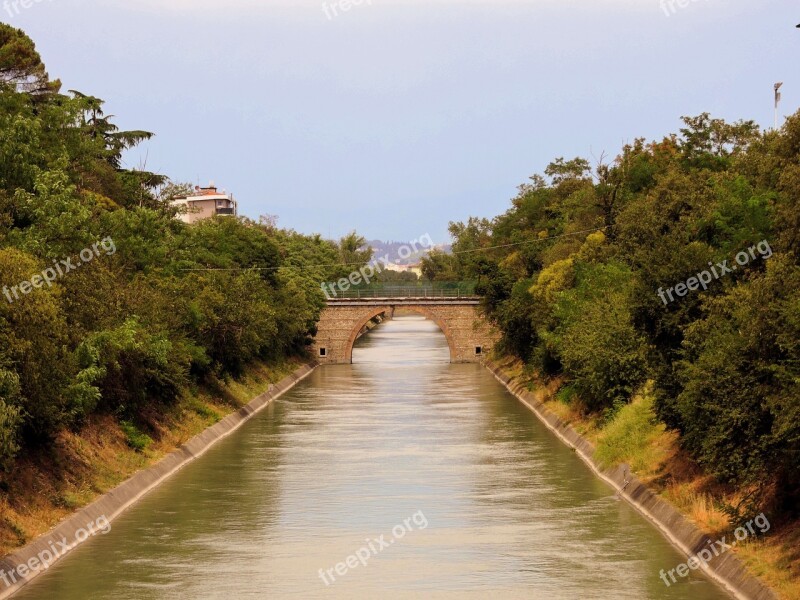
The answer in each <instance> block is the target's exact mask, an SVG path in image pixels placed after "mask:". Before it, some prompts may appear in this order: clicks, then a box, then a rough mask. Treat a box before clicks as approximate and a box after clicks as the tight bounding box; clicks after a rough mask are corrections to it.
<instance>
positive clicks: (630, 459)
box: [595, 390, 676, 481]
mask: <svg viewBox="0 0 800 600" xmlns="http://www.w3.org/2000/svg"><path fill="white" fill-rule="evenodd" d="M675 438H676V434H674V433H667V431H666V426H665V425H664V424H663V423H659V422H658V420H657V419H656V414H655V412H654V410H653V396H652V394H651V393H650V392H649V390H646V391H644V392H643V393H642V394H640V395H638V396H636V397H635V398H634V400H633V402H631V403H630V404H627V405H625V406H623V407H622V408H620V409H619V410H618V411H617V412H616V414H615V415H614V416H613V418H611V419H610V420H609V421H608V422H607V423H606V425H605V426H604V427H603V428H602V429H601V430H600V431H599V433H598V435H597V438H596V440H595V445H596V447H597V450H596V452H595V459H597V461H598V462H599V463H600V465H601V466H603V467H604V468H609V467H613V466H615V465H619V464H623V463H627V464H628V465H629V466H630V468H631V470H632V471H633V472H634V473H636V474H637V475H639V476H640V478H641V479H642V480H643V481H652V480H653V479H654V478H655V477H656V476H658V475H659V474H660V473H661V471H662V469H663V466H664V463H665V462H666V461H667V460H668V459H669V458H670V456H671V454H672V452H673V451H674V447H675Z"/></svg>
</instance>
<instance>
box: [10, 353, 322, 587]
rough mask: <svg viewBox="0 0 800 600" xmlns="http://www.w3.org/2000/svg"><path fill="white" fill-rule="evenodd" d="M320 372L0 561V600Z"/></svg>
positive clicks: (273, 392)
mask: <svg viewBox="0 0 800 600" xmlns="http://www.w3.org/2000/svg"><path fill="white" fill-rule="evenodd" d="M315 368H316V365H303V366H302V367H300V368H298V369H297V370H295V371H294V372H293V373H292V374H290V375H289V376H287V377H285V378H284V379H283V380H281V381H280V382H279V383H277V384H275V385H273V386H271V387H270V389H269V390H268V391H267V392H265V393H264V394H261V395H260V396H258V397H256V398H255V399H254V400H252V401H251V402H250V403H249V404H247V405H246V406H243V407H242V408H240V409H239V410H238V411H236V412H234V413H231V414H230V415H228V416H227V417H225V418H224V419H222V420H221V421H219V422H218V423H216V424H215V425H213V426H211V427H209V428H208V429H206V430H205V431H203V432H202V433H200V434H199V435H197V436H195V437H193V438H192V439H191V440H189V441H188V442H186V443H185V444H184V445H183V446H181V447H180V448H178V449H177V450H175V451H174V452H172V453H170V454H168V455H167V456H165V457H164V458H163V459H162V460H161V461H159V462H158V463H156V464H155V465H153V466H152V467H148V468H147V469H144V470H142V471H139V472H138V473H136V475H134V476H133V477H131V478H130V479H128V480H127V481H125V482H124V483H122V484H120V485H119V486H117V487H116V488H114V489H113V490H111V491H110V492H108V493H107V494H104V495H103V496H101V497H100V498H98V499H97V500H95V501H94V502H93V503H92V504H90V505H88V506H86V507H85V508H82V509H81V510H79V511H77V512H76V513H75V514H73V515H72V516H71V517H69V518H68V519H66V520H64V521H63V522H62V523H60V524H59V525H58V526H57V527H55V528H54V529H53V530H52V531H50V532H48V533H47V534H45V535H43V536H41V537H39V538H38V539H36V540H34V541H33V542H31V543H30V544H28V545H27V546H25V547H24V548H22V549H20V550H18V551H17V552H15V553H14V554H11V555H9V556H6V557H5V558H4V559H2V560H0V599H3V598H8V597H10V596H11V595H12V594H14V593H15V592H17V591H19V589H20V588H21V587H22V586H24V585H25V584H27V583H29V582H30V581H32V580H33V579H34V578H35V577H37V576H38V575H41V574H42V573H44V572H45V571H46V568H45V567H44V566H43V564H42V563H43V562H44V561H46V562H47V563H48V564H47V568H49V567H51V566H52V565H53V564H55V563H56V562H57V561H58V560H60V559H62V558H64V556H66V555H67V554H69V552H70V551H72V550H74V549H75V548H76V547H78V546H79V545H80V544H81V543H82V542H84V541H86V539H90V537H91V536H90V534H91V531H89V529H90V527H89V526H90V525H94V526H96V527H98V528H102V527H103V526H104V525H105V523H106V522H108V523H110V522H112V521H113V520H114V519H115V518H116V517H118V516H119V515H120V514H122V513H123V512H124V511H125V510H126V509H127V508H130V507H131V506H133V505H134V504H135V503H136V502H137V501H138V500H140V499H141V498H142V497H143V496H144V495H145V494H147V493H148V492H150V491H152V490H153V489H154V488H156V487H157V486H158V485H160V484H161V483H162V482H164V481H165V480H166V479H168V478H169V477H170V476H172V475H174V474H175V473H176V472H178V471H179V470H180V469H181V468H182V467H184V466H186V465H187V464H189V463H190V462H192V461H193V460H195V459H196V458H198V457H200V456H202V455H203V454H204V453H205V452H206V451H208V449H209V448H211V447H212V446H213V445H214V444H216V443H217V442H218V441H220V440H221V439H223V438H225V437H227V436H229V435H230V434H231V433H233V432H234V431H236V430H237V429H238V428H239V427H240V426H241V425H242V424H243V423H245V422H246V421H248V420H249V419H250V418H252V417H253V415H255V414H256V413H258V412H259V411H261V410H262V409H264V408H265V407H266V406H268V405H269V403H270V402H272V400H274V399H275V398H277V397H278V396H280V395H281V394H283V393H284V392H286V391H287V390H289V389H291V388H293V387H294V386H295V385H296V384H297V383H298V382H300V381H302V380H303V379H305V378H306V377H307V376H308V375H310V374H311V372H312V371H313V370H314V369H315ZM87 534H88V536H87ZM82 538H83V539H82Z"/></svg>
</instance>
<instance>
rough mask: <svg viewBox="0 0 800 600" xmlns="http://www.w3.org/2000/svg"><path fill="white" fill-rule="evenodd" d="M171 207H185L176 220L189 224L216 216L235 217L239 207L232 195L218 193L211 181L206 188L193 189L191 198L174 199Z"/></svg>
mask: <svg viewBox="0 0 800 600" xmlns="http://www.w3.org/2000/svg"><path fill="white" fill-rule="evenodd" d="M172 205H173V206H178V207H181V208H184V207H185V209H186V210H185V211H182V212H181V214H179V215H178V218H179V219H180V220H181V221H183V222H184V223H189V224H192V223H197V222H198V221H202V220H203V219H210V218H211V217H216V216H217V215H221V216H233V217H235V216H237V215H238V214H239V206H238V204H237V202H236V200H234V199H233V194H226V193H225V190H222V192H219V191H218V190H217V188H216V186H215V185H214V182H213V181H212V182H211V183H210V184H208V187H202V188H201V187H200V186H197V187H195V188H194V195H192V196H185V197H178V198H174V199H173V200H172Z"/></svg>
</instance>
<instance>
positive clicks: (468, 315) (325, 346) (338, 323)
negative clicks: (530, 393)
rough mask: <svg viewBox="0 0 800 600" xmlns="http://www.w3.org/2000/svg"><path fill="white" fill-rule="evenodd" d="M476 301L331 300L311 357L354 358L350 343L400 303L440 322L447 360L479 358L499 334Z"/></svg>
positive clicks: (324, 361) (326, 361) (335, 360)
mask: <svg viewBox="0 0 800 600" xmlns="http://www.w3.org/2000/svg"><path fill="white" fill-rule="evenodd" d="M479 304H480V301H479V300H477V299H469V298H467V299H465V298H459V299H455V298H435V299H434V298H431V299H426V298H396V299H393V298H374V299H360V300H356V299H349V300H331V301H329V302H328V306H327V308H326V309H325V310H324V311H323V313H322V316H321V318H320V322H319V325H318V331H317V337H316V339H315V340H314V346H313V352H314V357H315V358H316V360H318V361H319V362H320V364H323V365H324V364H349V363H351V362H353V344H354V343H355V341H356V340H357V339H358V337H359V335H360V334H361V333H362V332H363V331H364V328H365V327H366V325H367V323H369V321H370V320H372V319H374V318H375V317H378V316H384V317H385V318H391V317H392V316H393V315H394V310H395V308H400V307H402V308H404V309H408V310H412V311H414V312H416V313H419V314H420V315H422V316H424V317H426V318H428V319H430V320H431V321H433V322H434V323H436V324H437V325H438V326H439V328H440V329H441V330H442V333H444V335H445V337H446V338H447V343H448V345H449V346H450V362H453V363H469V362H481V360H482V359H483V358H484V356H485V355H486V354H487V353H488V352H489V350H491V348H492V347H493V346H494V344H495V342H496V341H497V339H498V338H499V335H498V333H497V332H496V331H495V330H494V328H492V326H491V325H490V324H489V323H488V322H487V321H486V320H485V319H484V318H483V317H482V315H481V314H480V312H479Z"/></svg>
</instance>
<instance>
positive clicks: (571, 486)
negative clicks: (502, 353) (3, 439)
mask: <svg viewBox="0 0 800 600" xmlns="http://www.w3.org/2000/svg"><path fill="white" fill-rule="evenodd" d="M448 357H449V355H448V347H447V342H446V340H445V338H444V336H443V335H442V333H441V332H440V331H439V330H438V328H437V327H436V326H435V325H434V324H433V323H431V322H430V321H426V320H424V319H422V318H419V317H414V316H409V317H399V318H397V319H395V320H393V321H388V322H386V323H384V324H383V325H381V326H380V327H379V328H377V329H376V330H374V331H373V332H371V333H370V334H369V335H367V336H365V337H363V338H362V339H361V340H359V343H358V347H357V348H356V350H355V352H354V363H355V364H353V365H343V366H329V367H324V368H320V369H317V370H316V371H315V372H314V373H313V374H312V375H311V376H310V377H309V378H308V379H306V380H305V381H304V382H303V383H302V384H300V385H298V386H297V387H295V388H294V389H293V390H291V391H290V392H288V393H287V394H286V395H284V396H282V397H281V398H280V399H278V400H277V401H276V402H275V403H273V404H272V405H271V406H270V407H268V408H267V409H265V410H264V411H263V412H262V413H260V414H259V415H257V416H256V417H255V418H253V419H252V420H251V421H249V422H248V423H246V424H245V425H244V426H243V427H242V428H241V429H240V430H239V431H238V432H236V433H235V434H234V435H232V436H230V437H228V438H226V439H225V440H223V441H222V442H220V443H219V444H218V445H217V446H215V447H214V448H213V449H211V450H210V451H209V452H208V453H207V454H206V455H204V456H203V457H202V458H201V459H199V460H197V461H195V462H194V463H192V464H190V465H189V466H187V467H186V468H185V469H183V470H182V471H180V472H179V473H178V474H177V475H175V476H174V477H173V478H171V479H170V480H168V481H167V482H166V483H165V484H164V485H163V486H162V487H160V488H158V489H157V490H155V491H154V492H152V493H151V494H149V495H148V496H146V497H145V498H144V499H143V500H142V501H141V502H140V503H139V504H137V505H136V506H135V507H133V508H132V509H130V510H129V511H128V512H126V513H125V514H124V515H123V516H122V517H120V518H119V519H118V520H116V521H114V523H113V525H112V529H111V531H110V532H109V533H108V534H107V535H98V536H96V537H94V538H92V539H91V540H90V541H89V542H88V543H86V544H85V545H83V546H82V547H80V548H79V549H77V550H76V551H75V552H73V553H72V554H71V555H70V556H68V557H67V558H66V559H64V560H63V561H61V562H60V563H58V564H57V565H56V566H54V567H52V568H51V569H50V570H49V572H48V573H47V574H45V575H43V576H42V577H41V578H39V579H38V580H36V581H34V582H33V583H31V584H30V585H29V586H27V587H26V588H24V589H23V590H22V591H21V592H20V593H19V594H18V595H17V596H15V598H18V599H19V600H52V599H59V600H61V599H65V600H106V599H107V600H111V599H114V600H149V599H152V600H167V599H169V600H175V599H178V600H181V599H186V600H190V599H191V600H195V599H226V600H234V599H237V600H238V599H249V598H302V599H309V598H348V599H350V598H356V599H358V598H381V597H384V598H432V599H440V598H441V599H444V598H447V599H471V598H476V599H481V600H485V599H486V598H503V599H505V598H511V599H514V598H526V599H529V598H534V599H536V598H542V599H546V600H558V599H562V598H563V599H565V600H566V599H569V600H574V599H592V600H594V599H609V600H611V599H614V600H616V599H621V598H623V599H627V598H630V599H632V600H642V599H662V598H664V599H666V598H669V599H687V600H688V599H692V600H710V599H718V598H727V597H728V596H726V595H725V594H724V593H723V592H722V591H721V590H720V589H719V588H717V587H716V586H715V585H714V584H713V583H711V582H709V581H708V580H706V579H705V578H702V577H699V576H697V577H694V576H693V577H692V578H691V579H687V580H683V581H681V582H680V583H679V584H674V585H672V586H671V587H669V588H667V587H666V586H665V585H664V583H663V582H662V580H661V579H659V571H660V570H661V569H666V570H668V569H672V568H674V567H676V566H677V565H678V564H679V563H681V562H684V561H685V557H683V556H682V555H681V554H679V553H678V552H677V551H676V550H675V549H673V548H672V546H670V544H669V543H668V542H667V541H665V540H664V539H663V538H662V537H661V535H660V534H659V533H658V532H657V531H656V530H655V529H654V528H653V527H652V526H651V525H649V524H648V523H647V521H645V519H644V518H643V517H641V516H640V515H639V514H638V513H637V512H636V511H635V510H634V509H633V508H631V507H630V506H629V505H627V504H626V503H625V502H621V501H619V500H617V499H616V497H615V495H614V493H613V491H612V490H611V488H609V487H608V486H607V485H606V484H604V483H602V482H601V481H599V480H598V479H597V478H595V477H594V476H593V474H592V473H591V472H590V471H589V469H588V468H587V467H586V466H585V465H584V464H583V463H582V462H581V461H580V460H579V459H578V458H577V457H576V456H575V455H574V453H573V452H572V451H570V450H569V449H568V448H566V447H565V446H564V445H562V444H561V443H560V442H559V441H558V440H557V439H555V438H554V437H553V435H552V434H551V433H550V432H549V431H548V430H547V429H546V428H545V427H544V426H543V425H542V424H541V423H540V422H539V421H538V420H537V419H536V418H535V417H534V416H533V415H532V414H531V413H530V412H529V411H528V410H527V409H526V408H525V407H523V406H522V405H521V404H520V403H519V402H518V401H517V400H516V399H515V398H514V397H513V396H511V395H510V394H509V393H508V392H507V391H506V390H505V389H504V388H503V387H502V386H501V385H500V384H499V383H498V382H497V381H496V380H495V379H494V377H492V375H491V374H490V373H489V372H488V371H487V370H486V369H485V368H482V367H480V366H479V365H451V364H449V362H448ZM348 557H350V558H348ZM348 563H349V564H348ZM352 565H355V566H352Z"/></svg>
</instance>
